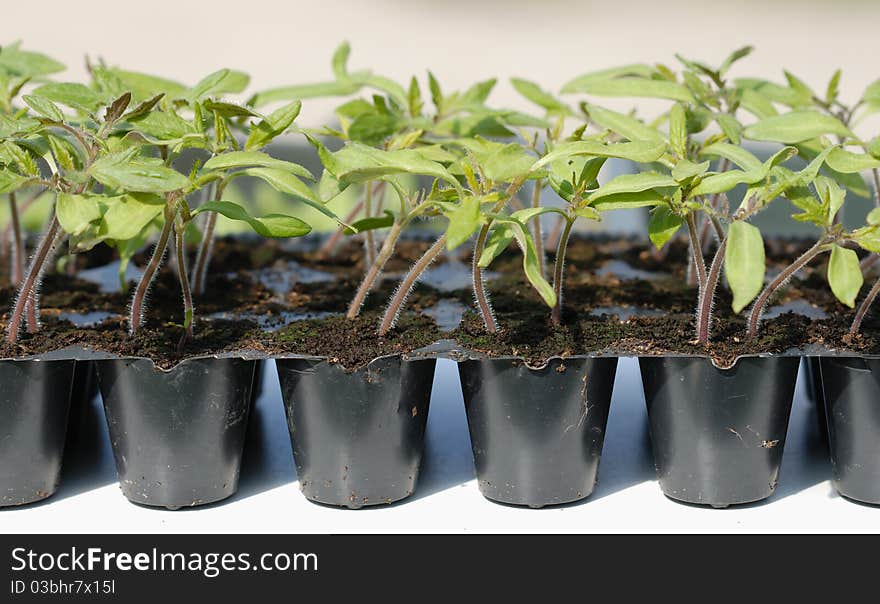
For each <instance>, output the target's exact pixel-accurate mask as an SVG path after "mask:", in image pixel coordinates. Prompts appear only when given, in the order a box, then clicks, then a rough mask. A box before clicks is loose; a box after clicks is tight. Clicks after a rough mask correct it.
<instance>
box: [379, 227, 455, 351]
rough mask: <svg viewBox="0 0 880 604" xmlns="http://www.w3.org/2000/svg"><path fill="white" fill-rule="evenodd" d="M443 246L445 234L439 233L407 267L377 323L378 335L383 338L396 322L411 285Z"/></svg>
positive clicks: (439, 252) (435, 257)
mask: <svg viewBox="0 0 880 604" xmlns="http://www.w3.org/2000/svg"><path fill="white" fill-rule="evenodd" d="M445 247H446V235H441V236H440V237H439V238H438V239H437V241H435V242H434V244H433V245H432V246H431V247H429V248H428V250H427V251H426V252H425V253H424V254H422V257H421V258H419V259H418V260H417V261H416V263H415V264H414V265H413V266H412V268H411V269H409V272H408V273H407V274H406V277H404V278H403V281H401V282H400V286H399V287H398V288H397V291H396V292H394V296H393V297H392V298H391V302H389V303H388V308H387V309H385V315H384V316H383V317H382V323H381V325H379V336H381V337H383V338H384V337H385V336H386V335H388V332H389V331H391V328H393V327H394V324H395V323H396V322H397V317H398V316H399V315H400V311H401V309H402V308H403V304H404V303H405V302H406V299H407V297H408V296H409V293H410V291H412V288H413V286H414V285H415V284H416V281H418V279H419V277H420V276H421V274H422V273H423V272H424V271H425V269H426V268H428V267H429V266H431V263H432V262H434V260H436V259H437V256H439V255H440V254H441V253H442V252H443V248H445Z"/></svg>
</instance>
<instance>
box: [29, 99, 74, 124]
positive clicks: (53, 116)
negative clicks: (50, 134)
mask: <svg viewBox="0 0 880 604" xmlns="http://www.w3.org/2000/svg"><path fill="white" fill-rule="evenodd" d="M21 98H22V100H23V101H24V102H25V103H27V104H28V107H30V108H31V109H33V110H34V111H36V112H37V113H38V114H40V115H42V116H43V117H45V118H47V119H50V120H52V121H53V122H63V121H64V114H63V113H62V112H61V109H59V108H58V105H56V104H55V103H53V102H52V101H50V100H49V99H47V98H44V97H40V96H34V95H32V94H26V95H24V96H23V97H21Z"/></svg>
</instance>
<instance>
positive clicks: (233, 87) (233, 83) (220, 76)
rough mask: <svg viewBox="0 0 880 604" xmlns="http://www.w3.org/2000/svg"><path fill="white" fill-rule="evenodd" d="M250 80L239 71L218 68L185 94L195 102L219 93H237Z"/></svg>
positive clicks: (189, 99)
mask: <svg viewBox="0 0 880 604" xmlns="http://www.w3.org/2000/svg"><path fill="white" fill-rule="evenodd" d="M248 82H250V76H249V75H247V74H246V73H244V72H241V71H234V70H232V69H220V70H218V71H215V72H214V73H211V74H209V75H207V76H205V77H204V78H202V79H201V80H200V81H199V83H198V84H196V85H195V86H193V87H192V88H191V89H190V90H189V91H188V92H187V93H186V95H185V98H186V99H187V100H188V101H190V102H197V101H201V100H204V99H206V98H208V97H213V96H217V95H221V94H227V93H231V94H237V93H239V92H241V91H243V90H244V89H245V88H246V87H247V85H248Z"/></svg>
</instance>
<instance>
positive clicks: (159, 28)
mask: <svg viewBox="0 0 880 604" xmlns="http://www.w3.org/2000/svg"><path fill="white" fill-rule="evenodd" d="M878 27H880V2H878V1H877V0H837V1H833V2H832V1H828V0H798V1H796V2H795V1H788V0H785V1H783V0H776V1H773V0H739V1H738V2H698V1H696V0H667V1H666V2H656V1H649V0H629V1H626V0H617V1H614V2H608V1H604V2H599V1H593V0H581V1H577V0H542V1H535V0H483V1H479V0H446V1H445V2H438V1H436V0H431V1H429V0H370V1H356V0H322V1H320V2H297V1H286V2H280V1H276V2H271V1H267V0H247V1H243V0H212V2H209V3H202V2H183V1H181V0H176V1H172V0H151V1H150V2H120V1H119V0H115V1H111V0H82V1H79V2H57V1H53V2H49V3H45V2H43V3H38V4H37V3H28V2H6V3H4V6H3V19H2V21H0V42H3V43H6V42H10V41H13V40H17V39H20V40H22V41H23V43H24V46H25V47H28V48H33V49H35V50H40V51H42V52H45V53H47V54H49V55H51V56H53V57H55V58H57V59H58V60H61V61H62V62H65V63H66V64H67V65H68V66H69V71H68V77H69V78H70V79H82V78H85V75H86V69H85V57H86V55H88V56H89V57H90V58H91V59H92V60H95V59H97V58H99V57H100V58H103V59H104V60H105V61H106V62H107V63H109V64H113V65H119V66H123V67H125V68H128V69H133V70H138V71H146V72H156V73H161V74H162V75H165V76H167V77H171V78H175V79H178V80H181V81H183V82H185V83H188V84H192V83H194V82H196V81H197V80H198V79H200V78H201V77H202V76H204V75H205V74H207V73H209V72H211V71H213V70H215V69H218V68H221V67H230V68H237V69H241V70H244V71H247V72H248V73H250V74H251V76H252V81H251V89H252V90H259V89H264V88H269V87H273V86H279V85H285V84H292V83H304V82H311V81H321V80H325V79H328V77H329V75H330V66H329V62H330V57H331V55H332V53H333V50H334V48H335V47H336V46H337V45H338V44H339V42H340V41H341V40H343V39H346V40H349V41H350V42H351V45H352V55H351V59H350V66H351V68H352V69H353V70H356V69H363V68H369V69H372V70H373V71H375V72H377V73H381V74H383V75H386V76H389V77H392V78H394V79H396V80H399V81H406V80H408V79H409V77H410V76H411V75H412V74H417V75H419V76H420V77H423V76H424V74H425V70H426V69H427V68H430V69H431V70H432V71H433V72H434V73H435V74H436V75H437V77H438V79H439V80H440V82H441V83H442V84H443V86H444V89H448V90H455V89H460V88H464V87H466V86H467V85H469V84H471V83H473V82H474V81H477V80H479V79H486V78H490V77H497V78H498V79H499V83H498V86H497V87H496V89H495V92H494V93H493V96H492V97H491V98H490V102H491V103H492V104H493V105H495V106H507V107H510V108H515V109H529V110H532V109H533V108H532V107H530V106H529V105H528V103H526V102H525V101H523V100H522V98H521V97H519V96H518V95H517V94H516V93H515V92H514V91H513V89H512V87H511V86H510V84H509V81H508V80H509V78H510V77H511V76H522V77H526V78H529V79H533V80H535V81H537V82H539V83H540V84H541V85H542V86H544V87H545V88H547V89H549V90H552V91H558V90H559V88H560V87H561V85H562V84H563V83H564V82H566V81H568V80H569V79H571V78H573V77H574V76H576V75H579V74H581V73H584V72H588V71H592V70H595V69H601V68H606V67H609V66H614V65H618V64H624V63H629V62H664V63H668V64H673V63H674V62H675V58H674V54H675V53H676V52H678V53H682V54H683V55H685V56H687V57H690V58H695V59H701V60H704V61H707V62H709V63H710V64H712V63H718V62H720V61H721V60H722V59H723V58H724V57H725V56H726V55H727V54H728V53H729V52H730V51H731V50H732V49H734V48H737V47H740V46H743V45H746V44H753V45H754V46H755V47H756V51H755V52H754V53H753V54H752V56H750V57H749V58H748V59H746V60H744V61H742V62H741V63H739V64H737V65H736V67H735V68H734V70H733V71H732V73H731V75H732V76H734V77H736V76H740V75H744V74H749V75H754V76H758V77H767V78H771V79H775V80H781V79H782V77H783V76H782V68H783V67H785V68H787V69H789V70H790V71H792V72H793V73H795V74H797V75H798V76H799V77H801V78H802V79H804V80H805V81H806V82H807V83H808V84H810V85H811V86H813V87H816V88H818V89H820V90H824V87H825V85H826V83H827V81H828V79H829V78H830V77H831V75H832V74H833V72H834V71H835V70H836V69H837V68H840V67H842V68H843V69H844V73H843V79H842V81H841V94H842V98H843V99H853V98H858V96H859V94H860V93H861V91H862V90H863V89H864V87H865V86H866V85H867V84H869V83H870V82H872V81H874V80H875V79H877V78H880V69H878V67H877V60H876V57H877V56H878V52H877V51H878V50H880V37H878V34H877V30H878ZM602 102H603V103H604V104H606V105H609V106H611V107H616V108H625V109H628V108H630V106H631V103H630V102H629V101H621V102H614V101H613V100H610V99H603V100H602ZM336 104H338V101H336V100H329V99H328V100H309V101H307V102H306V103H305V104H304V108H303V112H302V115H301V117H300V118H299V123H301V124H302V125H306V126H315V125H318V124H320V123H322V122H324V121H326V120H328V119H330V118H331V117H332V108H333V107H334V106H335V105H336ZM642 112H643V113H645V114H650V113H651V107H650V106H646V107H645V108H643V110H642ZM291 143H293V145H294V147H293V148H291V149H290V150H287V151H285V152H284V154H291V155H292V156H294V157H296V156H297V155H298V154H299V151H298V150H297V145H300V144H301V139H300V140H295V141H294V140H291ZM306 151H307V150H305V149H302V152H306ZM610 169H611V170H614V171H625V170H626V169H627V167H626V166H622V165H617V166H611V167H610ZM248 195H254V194H253V193H248ZM259 195H270V194H269V193H268V192H260V193H259ZM551 195H552V193H551ZM859 207H861V206H859ZM865 207H867V206H865ZM856 210H857V211H859V212H860V213H862V212H861V210H858V208H856ZM780 211H782V216H784V215H785V214H786V213H787V212H786V211H784V210H780ZM762 219H763V220H764V221H765V222H768V223H776V224H779V222H778V221H777V219H778V216H777V217H774V216H773V215H772V213H771V215H768V216H767V217H766V218H764V217H762ZM621 220H623V221H624V222H621ZM632 222H635V223H636V224H631V223H632ZM604 225H605V226H606V227H611V228H623V229H630V228H632V229H637V230H638V229H641V228H642V225H641V224H639V223H638V218H637V217H636V218H635V219H634V218H633V217H630V218H628V219H620V218H617V217H610V219H609V220H606V221H605V223H604Z"/></svg>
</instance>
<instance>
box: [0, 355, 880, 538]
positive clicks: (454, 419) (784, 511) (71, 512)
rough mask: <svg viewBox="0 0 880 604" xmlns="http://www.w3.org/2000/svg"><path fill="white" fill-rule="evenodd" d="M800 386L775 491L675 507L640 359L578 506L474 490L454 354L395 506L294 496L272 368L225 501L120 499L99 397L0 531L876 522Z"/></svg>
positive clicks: (619, 389)
mask: <svg viewBox="0 0 880 604" xmlns="http://www.w3.org/2000/svg"><path fill="white" fill-rule="evenodd" d="M803 392H804V390H803V383H802V382H801V383H799V384H798V390H797V394H796V399H795V404H794V410H793V413H792V419H791V425H790V428H789V432H788V440H787V442H786V445H785V454H784V458H783V465H782V473H781V476H780V479H779V487H778V489H777V492H776V494H775V495H774V496H773V497H772V498H770V499H769V500H767V501H765V502H762V503H757V504H750V505H746V506H739V507H731V508H728V509H724V510H715V509H711V508H704V507H697V506H690V505H683V504H680V503H676V502H674V501H672V500H670V499H667V498H666V497H664V496H663V495H662V494H661V492H660V488H659V486H658V485H657V482H656V477H655V473H654V469H653V461H652V455H651V450H650V444H649V440H648V434H647V417H646V413H645V406H644V396H643V393H642V390H641V379H640V376H639V373H638V365H637V362H636V361H635V360H634V359H621V361H620V364H619V368H618V373H617V380H616V383H615V390H614V397H613V400H612V404H611V415H610V418H609V422H608V429H607V434H606V439H605V448H604V452H603V455H602V462H601V465H600V470H599V484H598V486H597V487H596V490H595V492H594V493H593V495H592V496H591V497H589V498H588V499H586V500H584V501H582V502H580V503H577V504H573V505H568V506H564V507H556V508H545V509H541V510H532V509H527V508H517V507H510V506H502V505H498V504H495V503H492V502H490V501H488V500H487V499H484V498H483V497H482V496H481V495H480V493H479V490H478V489H477V485H476V481H475V479H474V469H473V457H472V455H471V451H470V440H469V438H468V433H467V423H466V420H465V414H464V407H463V402H462V398H461V389H460V387H459V383H458V372H457V370H456V367H455V364H454V363H452V362H451V361H440V362H439V363H438V366H437V373H436V376H435V381H434V392H433V397H432V400H431V409H430V413H429V417H428V432H427V443H426V451H425V458H424V463H423V466H422V474H421V478H420V480H419V484H418V489H417V492H416V494H415V495H414V496H413V497H412V498H410V499H408V500H404V501H402V502H399V503H397V504H394V505H391V506H381V507H376V508H364V509H362V510H345V509H336V508H331V507H326V506H320V505H316V504H313V503H310V502H308V501H307V500H306V499H305V498H304V497H303V496H302V495H301V494H300V492H299V488H298V484H297V482H296V471H295V469H294V465H293V458H292V454H291V449H290V441H289V439H288V435H287V426H286V422H285V419H284V411H283V406H282V403H281V395H280V390H279V387H278V383H277V379H276V375H275V371H274V367H273V366H272V365H271V364H270V365H269V366H268V367H267V370H266V371H265V372H264V391H263V396H262V397H261V398H260V400H259V401H258V403H257V407H256V413H255V414H254V415H253V416H252V420H253V421H254V424H253V425H252V431H251V433H250V434H249V438H248V442H247V445H246V448H245V458H244V465H243V468H242V474H241V484H240V488H239V492H238V494H237V495H235V496H234V497H232V498H231V499H228V500H226V501H225V502H220V503H218V504H214V505H210V506H206V507H201V508H193V509H185V510H179V511H176V512H171V511H167V510H160V509H154V508H147V507H140V506H136V505H134V504H131V503H129V502H128V501H127V500H126V499H125V498H124V497H123V496H122V493H121V492H120V490H119V487H118V485H117V483H116V471H115V467H114V464H113V459H112V455H111V453H110V449H109V443H108V440H107V434H106V426H105V424H104V417H103V412H102V411H101V406H100V400H99V399H96V400H95V401H93V405H92V410H93V414H92V416H91V422H90V423H91V425H92V426H93V428H94V433H93V434H90V435H89V438H86V439H85V440H86V443H85V444H84V445H83V446H81V447H80V448H78V449H76V450H73V451H69V452H68V455H67V457H66V459H67V460H68V461H69V463H68V465H67V467H66V468H65V471H64V475H63V477H62V484H61V487H60V488H59V490H58V493H56V494H55V496H54V497H52V498H50V499H49V500H47V501H45V502H43V503H40V504H36V505H32V506H28V507H24V508H17V509H4V510H2V511H0V533H14V532H47V533H55V532H86V533H91V532H99V533H100V532H144V533H166V532H168V533H171V532H206V533H209V532H267V533H281V532H315V533H324V532H332V533H361V532H382V533H408V532H443V533H446V532H451V533H461V532H515V533H520V532H561V533H576V532H801V531H810V532H813V531H819V532H826V531H827V532H840V531H847V532H880V508H874V507H871V506H865V505H859V504H856V503H852V502H850V501H847V500H845V499H842V498H841V497H839V496H838V495H837V494H836V493H835V492H834V489H833V487H832V485H831V483H830V480H829V478H830V472H831V468H830V464H829V462H828V456H827V453H826V452H825V450H824V445H823V444H822V442H821V441H820V440H819V437H818V429H817V427H816V416H815V408H814V407H813V406H812V405H811V404H810V403H809V402H808V401H807V399H806V398H805V397H804V395H803ZM253 428H256V429H255V430H254V429H253Z"/></svg>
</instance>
